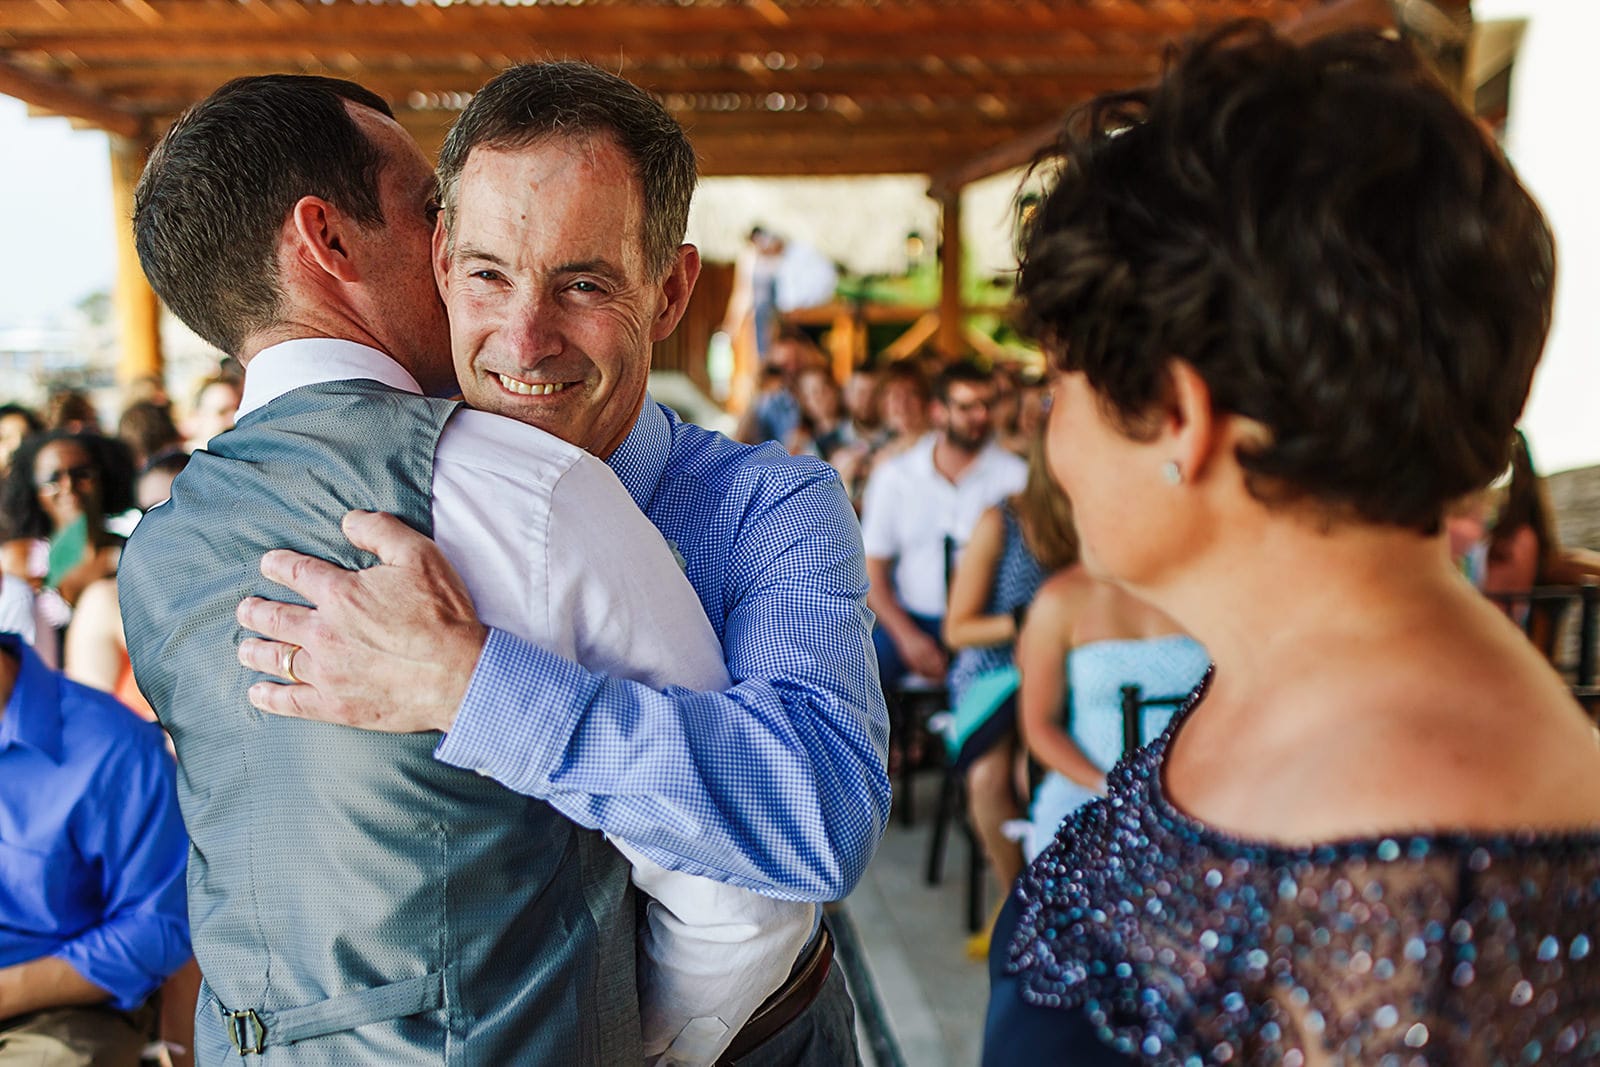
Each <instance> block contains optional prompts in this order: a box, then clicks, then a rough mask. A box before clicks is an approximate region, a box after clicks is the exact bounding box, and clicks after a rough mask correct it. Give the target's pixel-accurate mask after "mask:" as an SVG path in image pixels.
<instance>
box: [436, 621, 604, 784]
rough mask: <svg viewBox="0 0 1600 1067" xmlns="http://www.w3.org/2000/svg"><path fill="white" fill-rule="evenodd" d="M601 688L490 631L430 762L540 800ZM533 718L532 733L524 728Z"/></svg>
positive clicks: (584, 674) (570, 666)
mask: <svg viewBox="0 0 1600 1067" xmlns="http://www.w3.org/2000/svg"><path fill="white" fill-rule="evenodd" d="M600 684H601V680H600V679H599V678H597V677H595V676H594V675H592V674H590V673H589V672H588V671H586V670H584V669H583V668H582V667H580V666H578V665H577V664H575V663H572V662H569V661H568V660H564V659H562V658H561V657H560V656H557V655H555V654H554V653H551V652H547V651H545V650H544V649H542V648H538V647H536V646H534V645H531V644H529V643H528V642H527V641H524V640H523V639H522V638H520V637H517V636H516V635H515V634H510V633H507V632H506V631H504V630H499V629H495V628H494V627H490V629H489V639H488V640H487V641H485V642H484V645H483V652H482V653H481V654H479V656H478V665H477V666H476V667H475V668H474V669H473V672H472V680H471V682H469V683H468V685H467V693H466V696H464V697H462V698H461V706H460V707H459V708H458V709H457V710H456V719H455V723H454V725H452V726H451V727H450V732H449V733H447V734H445V736H444V740H443V741H441V742H439V745H438V747H437V748H435V749H434V752H433V755H434V758H435V759H437V760H439V762H441V763H447V764H449V765H450V766H452V767H460V768H461V769H463V770H469V771H476V772H477V773H479V774H482V775H485V776H487V777H490V778H493V779H495V780H496V781H498V782H500V783H501V784H502V785H506V786H508V787H510V788H511V789H514V790H516V791H517V792H519V793H524V794H526V795H528V796H535V797H539V796H543V795H545V794H547V793H549V792H550V790H549V788H548V780H549V773H550V771H551V769H552V768H554V767H555V766H557V765H558V764H559V763H560V761H561V760H562V759H563V758H564V756H565V754H566V752H567V750H568V748H569V747H570V744H571V742H572V735H573V731H574V730H575V729H576V727H577V722H578V719H579V718H580V716H582V714H583V713H584V711H585V709H586V708H587V707H588V706H589V704H590V702H591V701H592V700H593V699H594V696H595V694H596V693H597V692H598V691H599V689H600ZM533 715H537V716H538V728H537V729H530V728H529V717H530V716H533Z"/></svg>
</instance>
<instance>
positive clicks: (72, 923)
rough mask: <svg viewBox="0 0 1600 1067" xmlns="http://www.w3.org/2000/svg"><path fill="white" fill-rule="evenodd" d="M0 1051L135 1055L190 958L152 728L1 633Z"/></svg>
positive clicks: (99, 1058)
mask: <svg viewBox="0 0 1600 1067" xmlns="http://www.w3.org/2000/svg"><path fill="white" fill-rule="evenodd" d="M0 701H3V702H4V709H5V710H4V711H3V712H0V1065H7V1064H12V1063H16V1064H29V1065H39V1067H56V1065H63V1067H64V1065H69V1064H91V1063H92V1064H96V1065H102V1064H108V1065H113V1067H115V1065H120V1064H128V1065H132V1064H135V1063H137V1062H138V1060H139V1055H140V1052H141V1051H142V1049H143V1047H144V1045H145V1043H146V1042H147V1041H148V1039H149V1030H148V1026H147V1019H146V1018H145V1017H144V1014H143V1013H137V1014H135V1013H136V1012H137V1010H138V1009H139V1008H140V1006H141V1005H143V1004H144V1002H145V1001H146V1000H147V999H148V998H149V996H150V994H151V993H153V992H155V990H156V988H157V987H159V986H160V985H161V983H162V982H164V981H166V979H167V978H168V976H170V975H171V974H173V973H174V972H175V971H177V970H178V968H179V967H181V966H182V965H183V964H184V963H185V962H186V961H187V960H188V959H189V923H188V919H187V916H186V913H185V910H184V909H185V901H184V865H185V862H186V861H187V859H188V852H189V839H188V837H187V836H185V834H184V831H183V821H182V819H181V818H180V817H179V815H178V800H177V793H176V788H175V784H174V780H173V763H172V758H171V756H169V755H168V754H167V749H166V746H165V743H164V739H163V737H162V734H161V731H160V730H159V729H158V728H157V727H156V726H155V725H154V724H153V723H147V722H144V721H143V720H141V719H139V718H138V717H137V716H135V715H134V714H133V713H132V712H131V711H129V710H128V709H127V708H125V707H123V706H122V705H121V704H119V703H117V701H116V700H114V699H113V698H112V697H110V696H108V695H106V694H105V693H101V692H98V691H96V690H93V689H89V688H87V687H85V686H81V685H78V684H76V683H75V682H70V681H68V680H67V679H65V678H63V677H62V676H61V675H59V674H57V673H56V672H54V671H52V670H50V668H48V667H46V666H45V665H44V664H43V663H41V662H40V661H39V658H38V657H37V656H35V655H34V654H33V650H32V649H30V648H28V646H27V645H26V644H24V643H23V642H22V640H21V639H20V638H19V637H18V636H17V635H16V634H10V633H0Z"/></svg>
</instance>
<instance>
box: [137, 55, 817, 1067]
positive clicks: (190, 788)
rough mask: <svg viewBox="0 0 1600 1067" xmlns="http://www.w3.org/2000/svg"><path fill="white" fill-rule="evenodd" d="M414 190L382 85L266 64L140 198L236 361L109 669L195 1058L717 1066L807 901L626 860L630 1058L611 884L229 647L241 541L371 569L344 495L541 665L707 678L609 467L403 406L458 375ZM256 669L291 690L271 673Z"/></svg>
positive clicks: (449, 408) (572, 835) (182, 301)
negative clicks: (159, 837)
mask: <svg viewBox="0 0 1600 1067" xmlns="http://www.w3.org/2000/svg"><path fill="white" fill-rule="evenodd" d="M434 196H435V179H434V176H433V173H432V171H431V169H430V168H429V167H428V165H427V162H426V160H424V159H423V157H422V155H421V153H420V152H419V151H418V150H417V147H416V145H415V144H414V143H413V142H412V141H411V140H410V138H409V137H408V136H407V135H406V134H405V133H404V131H403V130H401V129H400V127H399V126H398V124H397V123H395V122H394V120H393V118H392V116H391V115H390V114H389V111H388V108H387V107H386V105H384V103H383V101H382V100H381V99H379V98H377V97H375V96H373V95H372V94H370V93H367V92H366V91H365V90H362V89H360V88H359V87H358V86H354V85H351V84H349V83H346V82H338V81H333V80H330V79H316V78H299V77H288V76H269V77H264V78H252V79H241V80H240V81H238V82H235V83H230V85H228V86H225V87H223V88H222V89H221V90H218V92H217V93H215V94H213V96H212V97H210V98H208V100H206V101H205V102H203V103H202V104H200V105H197V107H196V108H194V109H192V110H191V112H190V113H189V114H187V115H186V116H185V117H184V118H183V119H181V120H180V121H179V122H178V123H177V124H176V125H175V126H174V128H173V130H172V131H171V132H170V133H169V134H168V135H167V137H166V138H164V139H163V142H162V144H161V145H160V146H158V148H157V150H156V151H155V153H153V155H152V158H151V161H150V164H149V166H148V167H147V169H146V172H145V175H144V178H143V179H142V180H141V183H140V186H139V190H138V193H137V196H136V203H135V220H134V221H135V233H136V238H137V242H138V247H139V251H140V257H141V261H142V263H143V265H144V267H145V270H146V273H147V274H148V275H149V276H150V278H151V281H152V284H153V285H154V286H155V288H156V289H157V291H158V292H159V293H160V294H161V295H162V297H163V298H164V299H165V300H166V302H167V303H168V305H169V306H170V307H172V308H173V310H174V311H175V312H176V313H177V314H178V315H179V316H180V317H182V318H183V319H184V320H185V321H186V322H188V323H189V324H190V325H191V326H192V327H194V328H195V329H196V330H197V332H199V333H201V334H202V336H204V337H206V338H207V339H208V340H210V341H211V342H212V343H213V344H216V345H217V346H218V347H219V348H222V349H223V350H225V351H228V352H230V353H232V354H234V355H236V356H238V357H239V358H240V360H241V362H243V363H244V364H245V366H246V388H245V397H244V402H243V404H242V406H241V417H240V420H239V424H238V426H237V428H236V429H234V430H232V431H230V432H229V433H227V434H224V435H222V436H220V437H218V438H217V439H215V440H214V441H213V442H212V443H211V445H210V448H209V449H208V450H207V451H205V452H201V453H198V454H197V455H196V457H195V459H194V461H193V462H192V463H191V464H190V467H189V468H188V469H187V470H186V472H185V473H184V475H183V476H182V477H180V478H179V479H178V481H177V483H176V484H175V486H174V490H173V497H172V500H171V502H170V503H169V504H168V505H165V506H163V507H161V508H158V509H156V510H155V511H153V512H152V513H151V514H150V515H149V516H147V517H146V519H145V520H144V522H142V523H141V525H140V528H139V530H138V531H137V532H136V535H135V536H134V538H133V539H132V540H131V541H130V544H129V546H128V549H127V551H126V554H125V556H124V559H123V565H122V572H121V582H122V597H121V599H122V603H123V609H124V617H125V623H126V628H127V636H128V647H129V653H130V656H131V658H132V660H133V663H134V667H135V672H136V675H137V676H138V678H139V681H140V685H141V687H142V688H143V690H144V692H145V694H146V695H147V696H148V697H149V698H150V700H151V703H152V705H153V706H154V707H155V708H156V709H157V711H158V713H159V714H160V716H161V718H162V721H163V723H164V725H166V726H167V728H168V730H169V732H170V733H171V735H172V738H173V741H174V744H175V746H176V747H177V750H178V753H179V759H180V768H181V773H182V777H181V782H180V801H181V804H182V808H183V813H184V817H185V821H186V823H187V825H188V828H189V831H190V835H191V837H192V839H193V850H192V853H191V862H190V877H189V882H190V901H191V912H192V917H193V928H194V941H195V948H196V954H197V956H198V957H199V959H200V961H201V967H202V970H203V972H204V974H205V979H206V981H205V985H204V986H203V988H202V996H201V1004H200V1005H199V1008H198V1011H197V1020H196V1021H197V1032H196V1045H197V1052H198V1054H199V1058H200V1061H201V1062H202V1063H208V1064H209V1063H217V1062H221V1059H222V1057H224V1056H228V1055H232V1054H237V1055H239V1056H261V1057H263V1058H264V1059H265V1060H267V1061H274V1062H284V1063H289V1062H292V1063H295V1064H305V1063H401V1062H440V1063H447V1064H462V1065H468V1064H471V1065H478V1064H482V1065H491V1064H511V1063H515V1064H550V1065H552V1067H553V1065H563V1067H564V1065H567V1064H593V1065H596V1067H609V1065H612V1064H621V1063H639V1062H641V1061H643V1060H644V1059H645V1057H646V1056H647V1055H649V1056H651V1057H652V1058H655V1057H657V1056H659V1057H661V1062H663V1063H673V1064H677V1063H689V1064H692V1063H706V1064H708V1063H710V1062H711V1061H712V1060H713V1059H714V1058H715V1057H716V1056H717V1055H718V1054H720V1052H721V1051H722V1049H724V1048H725V1047H726V1046H727V1045H728V1043H729V1042H730V1041H731V1040H733V1038H734V1036H735V1033H736V1032H737V1031H738V1030H739V1028H740V1027H741V1026H742V1025H743V1023H744V1021H745V1019H746V1017H748V1015H749V1014H750V1012H752V1011H753V1010H754V1009H755V1008H756V1007H757V1005H758V1004H759V1003H760V1001H761V1000H762V998H763V997H764V996H766V994H767V993H769V992H771V991H773V990H775V989H776V988H777V986H778V985H779V984H780V983H782V982H783V981H784V979H785V978H787V977H788V976H789V974H790V970H791V965H792V963H793V961H794V959H795V955H796V952H797V951H798V949H799V948H800V947H801V945H802V944H803V943H804V942H805V940H806V938H807V936H808V935H809V934H810V932H811V928H812V922H811V909H810V908H808V907H806V906H803V905H798V904H785V903H782V902H779V901H775V900H769V899H764V898H761V897H758V896H757V895H756V894H754V893H751V892H749V891H748V890H745V889H739V888H735V887H732V886H727V885H719V884H716V883H713V882H711V881H709V880H707V879H705V878H702V877H697V876H695V875H692V874H688V873H684V872H678V871H673V870H669V869H667V868H665V867H663V866H662V865H660V864H659V863H656V862H655V861H654V860H652V859H650V858H649V857H646V856H643V855H641V854H639V853H638V852H637V851H636V850H635V849H633V848H631V847H630V846H628V845H627V844H626V842H625V841H623V840H617V841H615V844H616V845H617V847H618V848H622V849H624V850H625V851H626V853H627V856H628V860H629V861H630V863H631V866H632V870H633V880H634V882H635V883H636V884H638V885H639V886H640V887H641V888H643V889H645V890H646V891H647V892H649V893H650V894H651V896H652V897H653V898H654V901H653V902H652V903H651V905H650V909H649V913H648V914H649V916H650V923H649V933H648V936H647V937H646V938H645V940H644V944H645V947H646V950H647V955H648V959H649V966H648V967H647V968H645V973H644V975H643V978H644V979H645V984H644V986H643V988H642V993H643V1006H644V1008H645V1009H646V1010H645V1017H644V1019H643V1023H642V1027H643V1032H644V1038H645V1040H644V1041H643V1042H641V1020H640V1016H639V1011H638V1003H637V1001H636V996H635V973H634V965H633V955H632V953H633V902H632V898H631V896H630V895H629V892H628V882H629V864H628V863H624V862H623V860H622V858H621V857H620V856H619V855H618V854H617V852H616V851H615V850H613V848H612V847H611V846H610V845H608V844H607V843H606V842H605V841H604V839H603V838H602V837H601V836H600V835H599V834H596V833H594V832H592V831H587V830H583V829H581V828H579V827H577V826H575V825H574V824H573V823H571V822H570V821H568V820H567V819H566V818H565V817H563V816H562V815H561V814H559V813H558V812H557V811H556V810H554V809H553V808H551V807H550V806H548V805H547V804H545V803H542V802H538V801H534V800H530V799H528V798H526V797H522V796H519V795H517V794H516V793H513V792H511V791H509V790H507V789H505V788H503V787H502V786H500V785H498V784H496V783H495V782H494V781H492V780H491V779H490V778H489V777H487V776H484V775H480V774H474V773H471V771H470V770H463V769H457V768H453V767H449V766H447V765H445V764H443V763H441V762H439V761H437V760H435V759H434V758H433V749H434V747H435V744H436V742H437V738H430V737H428V736H425V735H420V734H419V735H410V736H406V737H396V736H382V735H376V734H371V733H364V732H358V731H353V730H349V729H345V728H342V727H333V726H325V725H322V724H315V723H295V722H290V721H287V720H282V719H276V718H272V717H269V716H263V715H260V714H258V713H257V712H255V711H253V710H252V709H251V708H250V707H249V705H248V703H247V702H246V700H245V692H246V690H247V689H248V688H249V686H250V684H251V682H252V681H253V676H252V675H251V674H250V672H248V671H247V670H245V669H244V668H243V667H242V666H238V665H237V664H236V662H234V661H232V660H231V659H229V658H228V657H227V650H228V649H229V647H230V646H231V645H232V644H233V643H234V641H235V640H236V638H237V632H238V631H237V625H236V623H235V622H234V618H233V613H234V606H235V604H236V603H237V601H238V600H239V598H240V597H241V596H242V595H245V594H246V593H250V592H254V591H258V590H259V589H260V588H261V586H262V584H263V583H262V580H261V578H260V576H259V574H258V572H257V570H256V567H255V560H256V558H257V557H258V556H259V555H260V553H261V552H262V550H263V549H264V548H265V547H266V546H268V545H271V544H278V543H283V542H289V543H294V544H295V545H296V546H297V547H299V548H303V549H305V550H306V551H309V552H314V553H317V554H318V555H321V556H324V557H326V558H329V559H334V560H338V561H340V562H342V563H344V564H346V565H350V566H356V565H360V564H362V563H363V562H368V561H369V559H368V558H367V557H364V556H363V554H362V553H360V552H358V551H355V550H354V549H352V548H351V547H350V545H349V543H348V542H347V541H345V539H344V538H343V537H342V536H341V534H340V532H339V522H340V518H341V517H342V516H343V515H344V514H345V512H346V511H348V510H349V509H351V508H353V507H357V508H368V509H382V510H384V511H387V512H391V513H392V514H395V515H397V516H400V517H401V518H402V519H403V520H404V521H405V522H407V523H409V524H410V525H411V526H412V527H413V528H414V529H416V530H419V531H423V532H425V533H429V534H432V535H434V536H436V537H438V538H439V540H440V541H441V542H442V543H444V544H446V545H447V546H450V548H451V550H452V553H453V554H454V555H455V556H456V559H457V561H458V562H460V563H461V564H462V565H463V569H464V571H465V573H466V583H465V585H464V586H462V587H461V588H460V595H461V596H462V597H463V599H465V598H466V597H467V596H468V595H469V594H470V595H471V596H472V597H473V598H475V599H476V600H477V601H478V602H479V604H481V605H483V606H484V612H485V617H486V618H490V619H491V621H494V622H496V623H497V624H498V625H502V626H506V627H507V628H508V629H510V630H512V631H513V632H517V633H519V634H521V635H522V636H524V637H526V638H527V639H529V640H531V641H533V642H535V643H537V644H538V645H539V647H542V648H547V649H550V650H552V651H553V652H555V653H556V654H559V655H563V656H566V657H569V658H571V659H572V660H574V661H576V662H580V663H584V664H586V665H588V666H589V667H591V668H592V669H596V670H601V671H605V672H607V673H608V674H614V675H616V676H618V677H625V678H637V679H639V680H640V681H642V682H646V683H648V684H653V685H660V686H666V685H683V686H691V687H700V688H721V687H724V686H726V685H728V684H729V679H728V675H727V671H726V669H725V668H724V666H723V663H722V659H721V649H720V646H719V645H718V643H717V641H716V637H715V634H714V633H713V631H712V629H711V626H710V624H709V622H708V621H707V619H706V618H705V615H704V613H703V611H702V610H701V608H700V606H699V602H698V600H697V599H696V597H695V594H694V592H693V590H692V589H691V588H690V586H689V585H688V583H687V582H686V581H685V579H684V578H683V576H682V574H681V573H680V572H679V571H678V568H677V565H676V563H675V561H674V559H673V556H672V553H671V552H670V550H669V548H668V546H667V545H666V544H665V542H663V541H662V539H661V537H660V535H659V534H658V533H657V532H656V531H655V530H654V529H653V528H652V527H651V526H650V524H649V523H648V522H647V521H646V520H645V518H644V517H643V516H642V515H641V514H640V513H639V512H638V510H637V508H636V507H635V506H634V504H633V502H632V500H631V499H630V498H629V497H628V495H627V494H626V492H625V491H624V490H623V489H622V488H621V486H619V485H618V484H617V481H616V478H615V476H614V475H612V474H611V472H610V471H609V469H607V468H606V467H605V466H604V465H603V464H601V463H600V462H599V461H598V460H595V459H594V458H593V457H592V456H589V455H588V454H587V453H585V452H583V451H582V450H581V449H578V448H576V447H573V446H571V445H569V444H566V443H564V442H562V441H560V440H559V439H556V438H554V437H551V436H550V435H548V434H546V433H544V432H542V431H539V430H537V429H534V428H531V427H528V426H524V425H522V424H520V423H517V422H513V421H511V420H507V419H502V418H499V417H497V416H494V415H490V414H486V413H482V412H475V411H467V410H463V409H461V408H460V406H459V405H457V404H455V403H451V402H447V401H439V400H431V399H428V398H427V397H425V396H423V395H422V393H423V391H424V390H427V391H432V392H444V391H449V390H450V389H451V388H452V387H453V384H454V383H453V377H452V374H451V368H450V364H449V361H448V360H447V359H446V358H443V356H442V355H441V353H444V352H446V351H447V350H448V339H447V337H446V334H445V323H444V317H443V310H442V307H441V306H440V302H439V300H438V296H437V293H436V291H435V290H434V289H433V287H432V285H431V283H430V282H428V281H427V279H426V278H424V279H422V280H421V282H420V283H419V282H418V280H417V279H416V278H415V276H414V272H413V273H411V274H408V273H407V272H406V271H404V270H403V269H402V265H403V264H406V263H413V264H414V263H416V262H418V261H422V262H425V261H426V257H427V256H428V253H429V247H430V240H431V236H432V233H433V222H434V213H435V206H434V205H435V201H434ZM682 295H683V297H684V298H686V296H687V291H686V290H685V291H684V292H683V294H682ZM682 310H683V301H682V300H681V299H680V300H677V301H675V302H670V303H669V306H666V307H663V309H662V315H661V316H660V318H659V321H658V322H656V323H655V325H654V327H653V328H655V329H660V330H662V331H664V332H670V331H671V329H672V328H673V327H674V326H675V325H676V323H677V319H678V317H679V316H680V315H681V314H682ZM619 559H621V560H627V561H628V562H629V564H630V568H631V569H625V568H619V567H617V566H615V561H617V560H619ZM667 634H670V635H671V639H670V641H669V640H668V639H667V638H666V636H665V635H667ZM280 666H281V668H282V669H283V670H284V671H285V672H286V673H289V674H292V673H293V670H294V659H293V656H292V655H291V656H288V657H286V658H285V660H284V661H283V663H282V664H281V665H280ZM419 680H420V679H419ZM658 717H659V716H658ZM640 725H641V726H642V727H650V726H651V725H652V724H651V723H650V722H649V721H648V718H647V720H646V721H644V722H642V723H641V724H640ZM673 726H674V724H672V723H664V724H661V725H660V726H658V727H656V728H666V729H671V728H673ZM730 941H731V942H732V944H730V943H729V942H730ZM708 971H710V972H712V973H713V974H714V975H715V977H716V978H717V979H718V980H720V984H718V982H717V981H708V980H707V979H706V978H705V977H704V976H705V975H706V973H707V972H708ZM730 1006H731V1007H730Z"/></svg>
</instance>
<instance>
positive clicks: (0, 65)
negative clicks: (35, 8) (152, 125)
mask: <svg viewBox="0 0 1600 1067" xmlns="http://www.w3.org/2000/svg"><path fill="white" fill-rule="evenodd" d="M0 93H5V94H6V95H7V96H14V97H16V98H18V99H19V100H26V101H27V102H28V103H30V104H32V105H33V106H35V107H38V108H42V109H43V110H45V111H49V112H52V113H54V114H58V115H66V116H69V117H71V118H78V119H84V120H87V121H88V122H90V123H92V124H93V125H95V126H98V127H100V128H101V129H103V130H105V131H107V132H108V133H115V134H120V135H121V136H123V137H137V136H139V135H140V134H141V133H143V132H144V130H145V128H146V125H147V124H146V122H145V120H144V119H142V118H141V117H140V116H138V115H135V114H132V113H130V112H128V111H126V110H124V109H123V108H120V107H117V106H116V105H114V104H112V103H109V102H107V101H106V100H104V99H102V98H100V97H99V96H96V95H93V94H90V93H86V92H84V91H83V90H82V89H80V88H78V87H77V86H75V85H73V84H72V83H71V82H66V81H62V80H60V79H57V78H51V77H49V76H47V75H43V74H40V73H38V72H37V71H33V70H29V69H27V68H26V67H21V66H18V65H17V64H16V63H13V62H11V61H10V60H9V59H5V58H4V57H0Z"/></svg>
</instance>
